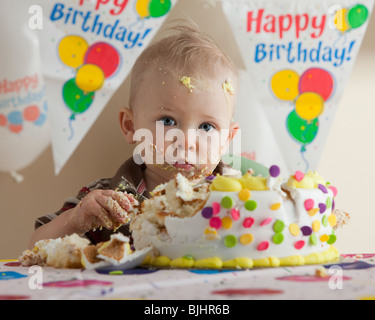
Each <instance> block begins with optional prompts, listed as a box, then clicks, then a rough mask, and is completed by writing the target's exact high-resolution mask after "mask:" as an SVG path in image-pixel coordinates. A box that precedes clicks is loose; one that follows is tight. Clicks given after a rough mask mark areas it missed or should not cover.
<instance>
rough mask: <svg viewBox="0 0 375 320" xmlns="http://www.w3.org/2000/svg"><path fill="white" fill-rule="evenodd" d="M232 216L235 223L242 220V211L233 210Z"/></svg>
mask: <svg viewBox="0 0 375 320" xmlns="http://www.w3.org/2000/svg"><path fill="white" fill-rule="evenodd" d="M230 214H231V216H232V218H233V220H234V221H238V220H239V219H240V211H238V210H237V209H235V208H233V209H232V210H231V211H230Z"/></svg>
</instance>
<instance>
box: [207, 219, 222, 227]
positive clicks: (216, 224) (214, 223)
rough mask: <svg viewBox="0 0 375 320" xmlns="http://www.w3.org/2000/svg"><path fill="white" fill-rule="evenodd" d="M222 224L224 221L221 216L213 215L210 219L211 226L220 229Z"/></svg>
mask: <svg viewBox="0 0 375 320" xmlns="http://www.w3.org/2000/svg"><path fill="white" fill-rule="evenodd" d="M221 226H222V221H221V219H220V218H219V217H213V218H211V219H210V227H211V228H214V229H217V230H219V229H220V228H221Z"/></svg>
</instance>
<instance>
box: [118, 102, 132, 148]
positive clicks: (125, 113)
mask: <svg viewBox="0 0 375 320" xmlns="http://www.w3.org/2000/svg"><path fill="white" fill-rule="evenodd" d="M119 120H120V126H121V131H122V133H123V134H124V136H125V139H126V141H128V142H129V143H130V144H134V143H135V141H134V140H133V137H134V132H135V130H134V116H133V111H132V110H131V109H129V108H121V110H120V113H119Z"/></svg>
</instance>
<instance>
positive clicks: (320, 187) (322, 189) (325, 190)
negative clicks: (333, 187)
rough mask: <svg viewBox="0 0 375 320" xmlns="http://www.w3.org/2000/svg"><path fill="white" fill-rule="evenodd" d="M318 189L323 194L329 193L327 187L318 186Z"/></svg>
mask: <svg viewBox="0 0 375 320" xmlns="http://www.w3.org/2000/svg"><path fill="white" fill-rule="evenodd" d="M318 188H319V189H320V190H321V191H322V192H323V193H328V190H327V188H326V187H325V186H323V185H322V184H318Z"/></svg>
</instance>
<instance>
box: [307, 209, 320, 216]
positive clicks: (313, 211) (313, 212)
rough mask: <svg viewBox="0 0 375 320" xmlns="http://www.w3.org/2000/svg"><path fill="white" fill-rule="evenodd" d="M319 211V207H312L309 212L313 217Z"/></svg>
mask: <svg viewBox="0 0 375 320" xmlns="http://www.w3.org/2000/svg"><path fill="white" fill-rule="evenodd" d="M318 212H319V209H318V208H314V209H311V210H309V211H308V214H309V216H310V217H313V216H315V215H316V214H317V213H318Z"/></svg>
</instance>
